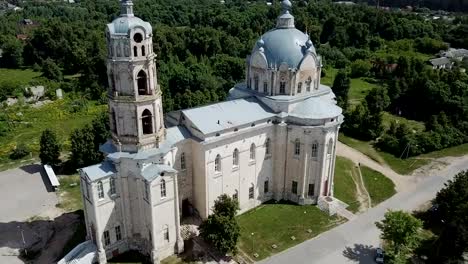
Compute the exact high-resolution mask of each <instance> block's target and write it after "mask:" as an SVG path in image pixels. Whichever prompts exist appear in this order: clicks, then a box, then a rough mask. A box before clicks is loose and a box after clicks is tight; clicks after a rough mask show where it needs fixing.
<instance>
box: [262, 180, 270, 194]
mask: <svg viewBox="0 0 468 264" xmlns="http://www.w3.org/2000/svg"><path fill="white" fill-rule="evenodd" d="M269 185H270V184H269V182H268V180H266V181H265V183H263V192H264V193H268V191H269V190H268V187H270V186H269Z"/></svg>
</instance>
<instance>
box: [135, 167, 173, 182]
mask: <svg viewBox="0 0 468 264" xmlns="http://www.w3.org/2000/svg"><path fill="white" fill-rule="evenodd" d="M165 172H171V173H174V172H177V171H176V170H175V169H173V168H172V167H171V166H169V165H166V164H151V165H149V166H147V167H145V168H144V169H143V170H142V172H141V176H143V178H145V179H146V180H147V181H152V180H154V179H156V178H157V177H159V176H163V175H164V173H165ZM161 174H162V175H161Z"/></svg>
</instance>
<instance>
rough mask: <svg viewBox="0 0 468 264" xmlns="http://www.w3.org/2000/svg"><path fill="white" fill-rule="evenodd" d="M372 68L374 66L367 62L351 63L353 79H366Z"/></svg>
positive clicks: (357, 61)
mask: <svg viewBox="0 0 468 264" xmlns="http://www.w3.org/2000/svg"><path fill="white" fill-rule="evenodd" d="M371 68H372V64H371V63H370V62H368V61H365V60H356V61H354V62H353V63H351V77H353V78H358V77H366V76H368V75H369V72H370V70H371Z"/></svg>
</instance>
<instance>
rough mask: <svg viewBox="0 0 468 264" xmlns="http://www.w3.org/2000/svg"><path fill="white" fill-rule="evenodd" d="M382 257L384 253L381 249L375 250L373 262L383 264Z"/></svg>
mask: <svg viewBox="0 0 468 264" xmlns="http://www.w3.org/2000/svg"><path fill="white" fill-rule="evenodd" d="M384 255H385V252H384V251H383V249H381V248H377V249H376V250H375V258H374V259H375V262H376V263H379V264H383V263H384Z"/></svg>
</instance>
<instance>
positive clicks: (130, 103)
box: [106, 0, 165, 152]
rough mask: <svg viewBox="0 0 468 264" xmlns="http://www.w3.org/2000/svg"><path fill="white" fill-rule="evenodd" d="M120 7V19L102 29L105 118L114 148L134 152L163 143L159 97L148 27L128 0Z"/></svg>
mask: <svg viewBox="0 0 468 264" xmlns="http://www.w3.org/2000/svg"><path fill="white" fill-rule="evenodd" d="M120 4H121V14H120V16H119V17H118V18H116V19H115V20H114V21H113V22H112V23H110V24H108V25H107V30H106V38H107V48H108V55H107V74H108V79H109V90H108V97H109V119H110V121H111V122H110V125H111V133H112V140H113V142H114V145H115V146H116V147H117V149H118V150H121V151H125V152H138V151H140V150H144V149H149V148H154V147H158V144H159V142H161V141H162V140H164V137H165V128H164V122H163V109H162V97H161V89H160V87H159V85H158V79H157V75H156V63H155V60H156V55H155V54H154V53H153V40H152V37H153V32H152V27H151V25H150V24H149V23H148V22H145V21H143V20H142V19H140V18H138V17H136V16H134V14H133V2H132V1H131V0H122V1H121V2H120Z"/></svg>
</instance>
